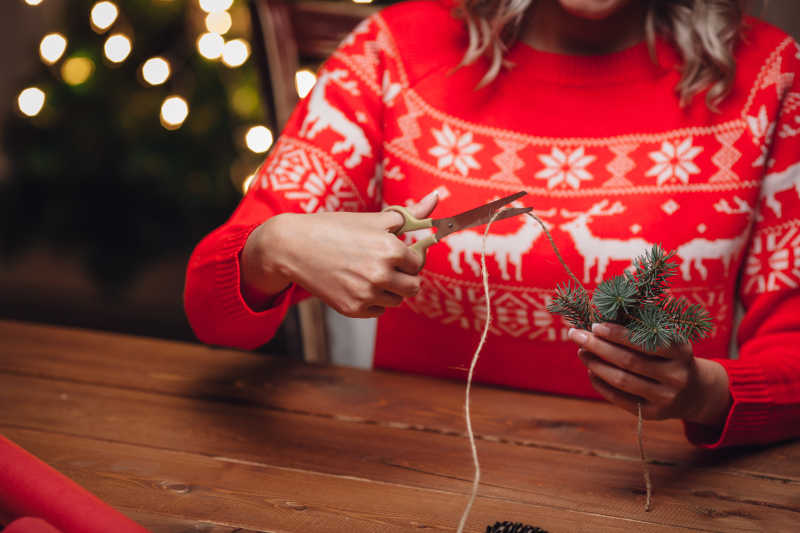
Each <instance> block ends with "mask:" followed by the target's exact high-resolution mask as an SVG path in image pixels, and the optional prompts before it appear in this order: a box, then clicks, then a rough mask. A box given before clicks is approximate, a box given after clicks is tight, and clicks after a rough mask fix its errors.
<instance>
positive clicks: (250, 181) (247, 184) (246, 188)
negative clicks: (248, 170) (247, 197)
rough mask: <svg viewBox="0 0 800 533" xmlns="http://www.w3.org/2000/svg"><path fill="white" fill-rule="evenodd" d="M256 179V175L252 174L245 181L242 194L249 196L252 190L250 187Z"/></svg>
mask: <svg viewBox="0 0 800 533" xmlns="http://www.w3.org/2000/svg"><path fill="white" fill-rule="evenodd" d="M254 179H256V175H255V173H253V174H250V175H249V176H247V177H246V178H245V179H244V181H243V182H242V192H243V193H244V194H247V191H249V190H250V186H251V185H252V184H253V180H254Z"/></svg>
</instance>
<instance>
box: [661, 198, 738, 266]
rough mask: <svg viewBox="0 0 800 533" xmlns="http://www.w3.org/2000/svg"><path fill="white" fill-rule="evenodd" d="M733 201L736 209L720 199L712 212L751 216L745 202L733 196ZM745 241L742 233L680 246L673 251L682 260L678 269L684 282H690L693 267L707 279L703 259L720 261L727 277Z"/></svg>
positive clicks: (694, 241)
mask: <svg viewBox="0 0 800 533" xmlns="http://www.w3.org/2000/svg"><path fill="white" fill-rule="evenodd" d="M733 200H734V201H735V202H736V207H731V205H730V204H729V203H728V202H727V201H726V200H725V199H722V200H720V201H719V202H717V203H716V204H714V210H715V211H717V212H719V213H728V214H731V215H736V214H751V215H752V213H753V209H752V208H751V207H750V205H749V204H748V203H747V202H745V201H744V200H742V199H741V198H739V197H738V196H734V197H733ZM746 239H747V232H746V231H743V232H741V234H739V235H737V236H736V237H733V238H730V239H715V240H713V241H712V240H708V239H703V238H697V239H692V240H691V241H689V242H687V243H685V244H682V245H681V246H679V247H678V248H677V249H676V250H675V253H676V255H678V256H679V257H680V258H681V259H683V262H682V263H681V267H680V270H681V276H682V277H683V279H684V280H685V281H690V280H691V279H692V276H691V268H692V266H693V265H694V268H695V269H697V271H698V272H699V273H700V277H701V278H703V279H704V280H705V279H708V269H707V268H706V267H705V265H703V260H704V259H719V260H721V261H722V267H723V269H724V271H725V276H727V275H728V272H729V271H730V266H731V262H732V261H733V258H734V257H735V256H736V254H737V253H739V252H740V251H741V250H742V247H743V246H744V243H745V240H746Z"/></svg>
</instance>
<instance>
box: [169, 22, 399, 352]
mask: <svg viewBox="0 0 800 533" xmlns="http://www.w3.org/2000/svg"><path fill="white" fill-rule="evenodd" d="M387 33H388V30H386V28H385V26H384V23H383V21H382V20H381V18H380V15H374V16H372V17H370V18H368V19H366V20H365V21H363V22H362V23H361V24H360V25H359V26H358V27H356V29H355V30H353V32H352V33H351V34H350V35H349V36H348V37H347V38H345V39H344V41H342V43H341V44H340V46H339V47H338V49H337V50H336V52H334V54H333V55H332V56H331V57H330V58H329V59H328V60H327V61H326V62H325V63H324V64H323V66H322V67H321V68H320V71H319V73H318V78H317V82H316V85H315V86H314V89H313V90H312V91H311V92H310V93H309V95H308V96H307V97H306V98H304V99H303V100H302V101H301V102H300V103H299V104H298V106H297V107H296V109H295V110H294V112H293V114H292V116H291V118H290V119H289V121H288V123H287V124H286V127H285V129H284V131H283V132H282V134H281V136H280V138H279V139H278V141H277V143H276V144H275V146H274V148H273V150H272V152H271V153H270V155H269V157H268V158H267V159H266V161H265V162H264V163H263V164H262V165H261V167H260V169H259V171H258V172H257V174H256V176H255V178H254V179H253V181H252V184H251V186H250V189H249V190H248V192H247V194H246V195H245V197H244V198H243V199H242V201H241V203H240V204H239V206H238V207H237V209H236V211H235V212H234V214H233V215H232V216H231V218H230V219H229V220H228V221H227V222H226V223H225V224H224V225H222V226H221V227H219V228H217V229H216V230H215V231H213V232H212V233H211V234H209V235H208V236H207V237H205V238H204V239H203V240H202V241H201V242H200V243H199V244H198V245H197V247H196V248H195V250H194V252H193V253H192V256H191V258H190V260H189V265H188V267H187V272H186V282H185V287H184V308H185V310H186V315H187V317H188V319H189V323H190V324H191V326H192V329H193V330H194V332H195V334H196V335H197V337H198V338H199V339H200V340H201V341H203V342H206V343H209V344H216V345H223V346H231V347H237V348H244V349H252V348H255V347H257V346H260V345H262V344H264V343H266V342H267V341H268V340H270V339H271V338H272V337H273V336H274V334H275V332H276V330H277V328H278V326H279V325H280V323H281V321H282V320H283V317H284V316H285V314H286V311H287V309H288V307H289V306H290V305H291V304H292V303H295V302H297V301H298V300H300V299H301V298H303V297H304V296H307V293H306V292H305V291H304V290H303V289H302V288H301V287H297V286H294V285H293V286H290V287H289V288H288V289H287V290H286V291H285V292H284V293H282V294H281V295H279V296H278V297H277V298H276V299H275V300H274V301H273V302H272V303H271V307H270V308H268V309H265V310H258V311H257V310H253V309H251V308H250V307H248V305H247V303H246V302H245V301H244V299H243V298H242V291H241V285H240V278H239V257H240V253H241V251H242V248H243V247H244V244H245V242H246V241H247V238H248V236H249V235H250V233H251V232H252V231H253V230H254V229H255V228H256V227H257V226H258V225H259V224H261V223H262V222H264V221H265V220H267V219H268V218H270V217H272V216H274V215H276V214H278V213H285V212H295V213H316V212H321V211H375V210H377V209H378V208H379V207H380V203H381V198H380V190H381V188H380V179H381V177H382V171H381V165H380V164H379V162H380V161H381V149H382V123H383V117H382V110H383V102H384V99H385V98H386V95H385V94H384V93H385V92H386V91H385V90H384V88H386V87H388V88H392V87H393V86H394V85H393V84H392V78H391V76H392V74H391V73H390V70H391V69H389V68H388V67H387V64H388V63H389V60H388V59H387V58H388V57H389V55H390V54H388V53H387V49H388V48H389V47H390V46H391V38H390V36H388V35H387Z"/></svg>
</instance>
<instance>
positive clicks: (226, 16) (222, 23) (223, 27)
mask: <svg viewBox="0 0 800 533" xmlns="http://www.w3.org/2000/svg"><path fill="white" fill-rule="evenodd" d="M232 24H233V19H231V15H230V13H228V12H227V11H214V12H213V13H209V14H208V15H207V16H206V28H207V29H208V31H210V32H211V33H218V34H220V35H224V34H225V33H227V31H228V30H229V29H231V25H232Z"/></svg>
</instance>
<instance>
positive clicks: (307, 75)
mask: <svg viewBox="0 0 800 533" xmlns="http://www.w3.org/2000/svg"><path fill="white" fill-rule="evenodd" d="M315 83H317V75H316V74H314V73H313V72H311V71H310V70H307V69H303V70H298V71H297V72H295V73H294V86H295V87H296V88H297V95H298V96H299V97H300V98H305V97H306V95H307V94H308V93H310V92H311V89H313V88H314V84H315Z"/></svg>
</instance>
